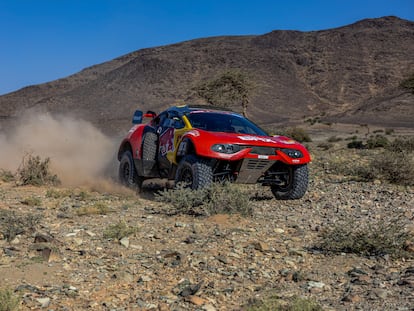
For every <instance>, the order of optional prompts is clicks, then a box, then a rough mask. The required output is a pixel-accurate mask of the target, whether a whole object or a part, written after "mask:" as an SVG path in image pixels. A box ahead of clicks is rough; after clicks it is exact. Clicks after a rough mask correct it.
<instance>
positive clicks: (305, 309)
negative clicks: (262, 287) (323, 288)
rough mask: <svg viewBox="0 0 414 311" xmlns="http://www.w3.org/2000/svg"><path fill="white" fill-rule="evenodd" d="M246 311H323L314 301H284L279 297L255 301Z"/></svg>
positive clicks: (291, 299)
mask: <svg viewBox="0 0 414 311" xmlns="http://www.w3.org/2000/svg"><path fill="white" fill-rule="evenodd" d="M243 310H246V311H322V310H323V309H322V307H321V306H320V305H319V304H318V303H317V302H316V301H314V300H313V299H308V298H301V297H292V298H289V299H288V300H282V299H280V298H279V297H278V296H277V295H271V296H268V297H266V298H264V299H260V300H259V299H253V300H251V301H249V303H248V304H247V305H246V306H245V308H243Z"/></svg>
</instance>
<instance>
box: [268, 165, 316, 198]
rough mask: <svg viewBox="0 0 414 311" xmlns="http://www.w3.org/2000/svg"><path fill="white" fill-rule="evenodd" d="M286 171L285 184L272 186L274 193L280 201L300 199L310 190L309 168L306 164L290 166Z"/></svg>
mask: <svg viewBox="0 0 414 311" xmlns="http://www.w3.org/2000/svg"><path fill="white" fill-rule="evenodd" d="M285 169H286V172H285V174H284V175H283V184H282V185H272V186H271V190H272V193H273V195H274V196H275V198H276V199H279V200H296V199H300V198H301V197H303V196H304V195H305V193H306V190H307V189H308V166H307V165H306V164H305V165H289V166H286V167H285Z"/></svg>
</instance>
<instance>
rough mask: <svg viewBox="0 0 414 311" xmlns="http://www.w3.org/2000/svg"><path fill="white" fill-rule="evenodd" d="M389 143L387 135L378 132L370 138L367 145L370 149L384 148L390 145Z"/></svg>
mask: <svg viewBox="0 0 414 311" xmlns="http://www.w3.org/2000/svg"><path fill="white" fill-rule="evenodd" d="M388 143H389V140H388V138H387V137H385V136H383V135H379V134H377V135H375V136H371V137H370V138H368V140H367V144H366V147H367V148H368V149H374V148H384V147H386V146H387V145H388Z"/></svg>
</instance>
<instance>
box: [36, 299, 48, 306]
mask: <svg viewBox="0 0 414 311" xmlns="http://www.w3.org/2000/svg"><path fill="white" fill-rule="evenodd" d="M36 301H37V302H38V303H39V304H40V307H41V308H47V307H49V305H50V298H48V297H45V298H36Z"/></svg>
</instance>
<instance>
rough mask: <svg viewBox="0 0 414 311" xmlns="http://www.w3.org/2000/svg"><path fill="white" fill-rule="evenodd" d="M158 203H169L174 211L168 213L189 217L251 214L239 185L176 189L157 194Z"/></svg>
mask: <svg viewBox="0 0 414 311" xmlns="http://www.w3.org/2000/svg"><path fill="white" fill-rule="evenodd" d="M156 198H157V200H158V201H161V202H166V203H170V204H171V205H172V206H173V208H174V210H173V211H170V213H176V214H189V215H203V216H208V215H214V214H221V213H226V214H241V215H251V214H252V213H253V210H252V207H251V204H250V202H249V195H248V194H247V193H246V192H244V191H243V190H242V188H241V186H240V185H235V184H231V183H224V184H221V183H213V184H212V185H210V186H209V187H206V188H203V189H198V190H191V189H189V188H184V187H177V188H176V189H173V190H164V191H161V192H159V193H158V194H157V196H156Z"/></svg>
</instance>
